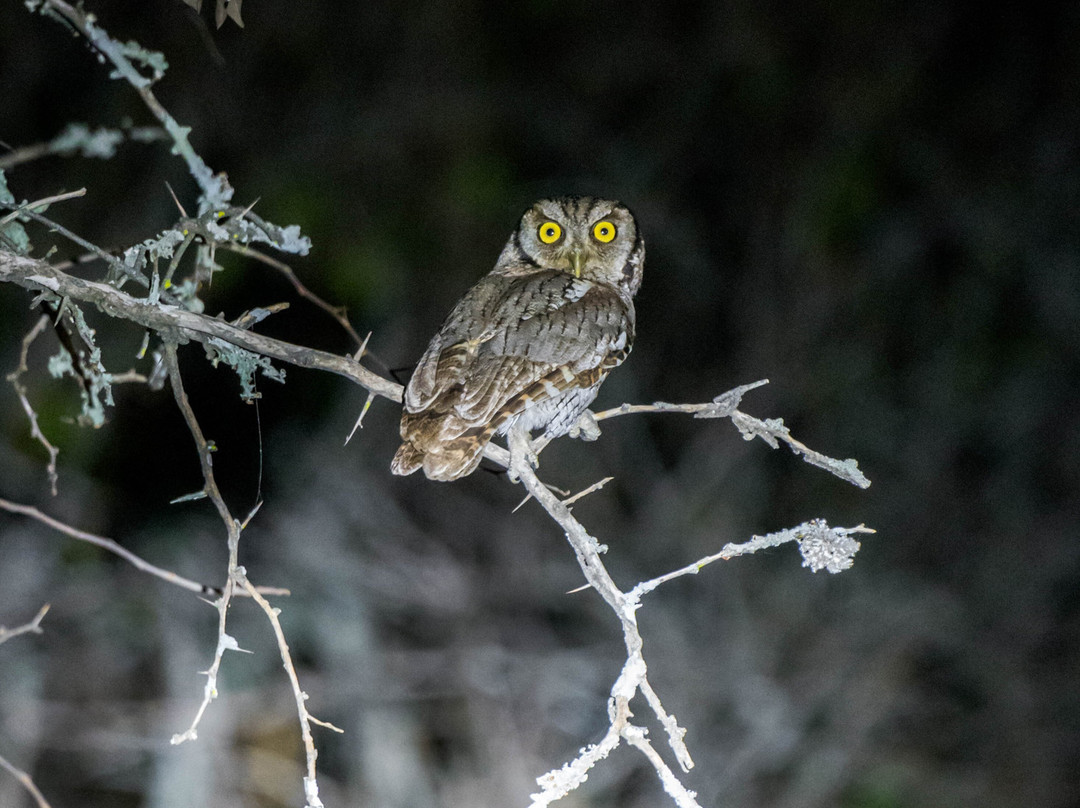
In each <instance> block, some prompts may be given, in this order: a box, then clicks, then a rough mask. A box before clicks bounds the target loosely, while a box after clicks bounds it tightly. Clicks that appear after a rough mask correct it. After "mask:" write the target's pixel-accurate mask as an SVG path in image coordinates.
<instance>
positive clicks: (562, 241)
mask: <svg viewBox="0 0 1080 808" xmlns="http://www.w3.org/2000/svg"><path fill="white" fill-rule="evenodd" d="M644 263H645V243H644V241H642V238H641V234H640V233H638V228H637V223H636V222H635V221H634V217H633V215H632V214H631V213H630V211H629V210H627V209H626V208H625V207H623V206H622V205H620V204H619V203H618V202H612V201H609V200H605V199H593V198H591V197H559V198H557V199H542V200H540V201H539V202H537V203H536V204H535V205H533V206H532V207H531V208H529V209H528V210H527V211H525V213H524V215H523V216H522V217H521V223H520V224H519V225H518V227H517V230H515V231H514V232H513V234H512V235H511V236H510V240H509V241H507V242H506V246H505V247H504V248H503V251H502V253H501V254H500V255H499V260H498V261H497V262H496V263H495V268H494V269H493V270H492V271H491V272H490V273H488V274H487V275H486V276H484V277H483V278H481V279H480V281H479V283H477V284H476V285H475V286H474V287H473V288H472V289H470V290H469V291H468V292H467V293H466V295H465V296H464V297H463V298H462V299H461V300H460V301H458V304H457V305H456V306H454V309H453V311H451V312H450V315H449V316H448V317H447V318H446V322H444V323H443V325H442V328H440V329H439V332H438V333H437V334H436V335H435V336H434V337H432V339H431V342H430V344H429V345H428V347H427V350H426V351H424V355H423V356H422V357H421V359H420V362H419V364H418V365H417V366H416V370H415V371H414V372H413V375H412V378H411V379H410V380H409V385H408V387H406V388H405V411H404V413H403V414H402V417H401V437H402V441H403V442H402V444H401V446H400V447H399V448H398V450H397V454H395V455H394V460H393V464H392V465H391V468H392V470H393V472H394V474H412V473H413V472H414V471H416V470H417V469H419V468H423V470H424V474H426V475H427V476H428V477H429V478H430V479H432V480H456V479H458V478H459V477H464V476H465V475H467V474H470V473H472V472H473V471H474V470H475V469H476V467H477V465H478V464H479V463H480V457H481V455H482V454H483V452H484V447H485V446H487V444H488V442H489V441H490V440H491V438H492V436H493V435H505V434H507V432H509V430H510V428H511V427H513V426H520V427H524V429H526V430H528V431H529V432H531V431H532V430H536V429H543V430H544V434H545V435H547V436H549V437H558V436H560V435H565V434H566V433H567V432H568V431H570V428H571V427H572V426H574V424H575V422H576V421H577V419H578V417H579V416H580V415H581V413H582V412H583V411H584V410H585V409H586V408H587V407H588V406H589V404H590V403H592V400H593V399H594V398H596V393H597V390H598V389H599V388H600V384H601V382H603V381H604V378H605V377H606V376H607V374H608V373H609V372H610V371H611V370H612V368H614V367H617V366H618V365H619V364H620V363H621V362H622V361H623V360H624V359H625V358H626V356H627V354H628V353H629V352H630V345H631V343H632V342H633V340H634V303H633V298H634V295H635V294H636V293H637V290H638V287H639V286H640V285H641V273H642V268H643V266H644Z"/></svg>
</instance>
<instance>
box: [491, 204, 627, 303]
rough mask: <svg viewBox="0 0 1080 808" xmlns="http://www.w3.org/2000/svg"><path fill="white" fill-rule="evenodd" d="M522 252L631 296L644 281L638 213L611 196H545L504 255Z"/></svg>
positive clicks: (540, 262) (523, 219) (533, 260)
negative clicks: (553, 197) (605, 197)
mask: <svg viewBox="0 0 1080 808" xmlns="http://www.w3.org/2000/svg"><path fill="white" fill-rule="evenodd" d="M518 251H520V253H519V255H517V256H516V257H517V258H519V259H520V258H526V259H528V261H529V262H530V263H534V264H537V265H539V266H540V267H542V268H544V269H557V270H559V271H561V272H567V273H570V274H572V275H575V276H577V277H580V278H586V279H588V280H592V281H599V282H601V283H605V284H607V285H608V286H612V287H614V288H616V289H620V290H622V291H623V292H624V293H626V294H628V295H629V296H630V297H633V295H634V294H636V293H637V290H638V287H639V286H641V272H642V268H643V267H644V264H645V242H644V241H643V240H642V238H641V235H640V234H639V233H638V228H637V222H636V221H634V215H633V214H632V213H631V212H630V211H629V210H628V209H627V208H626V207H625V206H624V205H621V204H619V203H618V202H613V201H612V200H610V199H596V198H594V197H591V196H560V197H556V198H555V199H541V200H540V201H539V202H537V203H536V204H535V205H533V206H532V207H531V208H529V209H528V210H527V211H525V213H524V214H523V215H522V217H521V223H520V224H519V225H518V229H517V231H516V232H515V233H514V235H513V236H511V237H510V242H509V243H508V244H507V245H506V250H505V251H504V257H510V256H509V255H507V253H508V252H510V253H513V252H518ZM522 254H523V255H522ZM500 263H503V262H502V261H500Z"/></svg>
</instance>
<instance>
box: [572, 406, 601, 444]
mask: <svg viewBox="0 0 1080 808" xmlns="http://www.w3.org/2000/svg"><path fill="white" fill-rule="evenodd" d="M567 434H569V435H570V437H571V438H581V439H582V440H585V441H592V440H596V439H597V438H599V437H600V424H598V423H597V422H596V417H595V416H594V415H593V414H592V410H585V411H584V412H582V413H581V415H579V416H578V419H577V421H575V422H574V425H573V426H572V427H570V432H569V433H567Z"/></svg>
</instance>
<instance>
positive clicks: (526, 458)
mask: <svg viewBox="0 0 1080 808" xmlns="http://www.w3.org/2000/svg"><path fill="white" fill-rule="evenodd" d="M506 446H507V448H508V449H510V465H509V467H507V469H506V476H507V477H509V478H510V482H512V483H516V482H519V481H520V476H519V475H518V472H517V470H518V469H520V468H521V467H522V464H523V463H528V464H529V468H531V469H538V468H540V458H539V457H537V455H536V452H534V451H533V448H532V440H531V439H530V437H529V433H528V431H526V430H524V429H518V428H517V427H514V428H511V430H510V432H509V433H508V434H507V436H506Z"/></svg>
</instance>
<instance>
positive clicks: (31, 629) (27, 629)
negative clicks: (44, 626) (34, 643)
mask: <svg viewBox="0 0 1080 808" xmlns="http://www.w3.org/2000/svg"><path fill="white" fill-rule="evenodd" d="M48 611H49V604H48V603H46V604H45V605H44V606H42V607H41V608H40V609H39V610H38V613H37V615H36V616H35V617H34V619H33V620H31V621H30V622H29V623H24V624H23V625H21V626H16V627H15V628H4V626H0V644H3V643H5V642H7V641H8V640H10V639H11V638H12V637H18V636H19V635H20V634H40V633H41V620H42V618H43V617H45V615H46V614H47V613H48Z"/></svg>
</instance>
